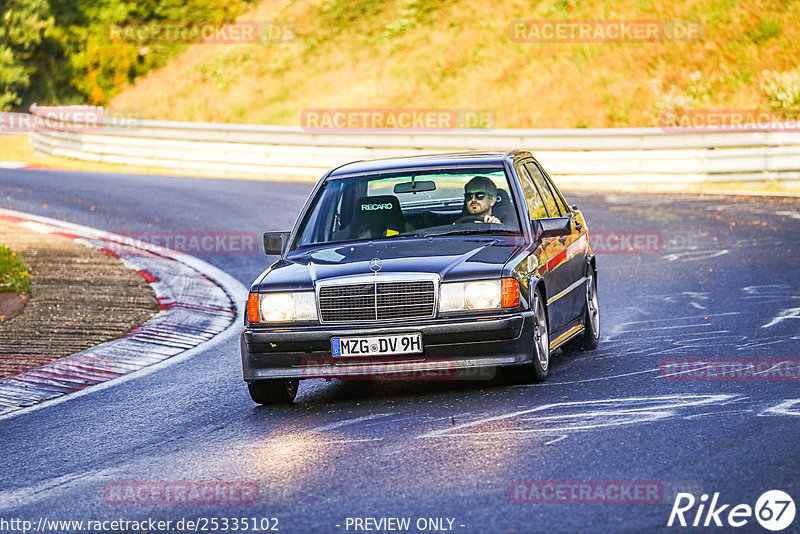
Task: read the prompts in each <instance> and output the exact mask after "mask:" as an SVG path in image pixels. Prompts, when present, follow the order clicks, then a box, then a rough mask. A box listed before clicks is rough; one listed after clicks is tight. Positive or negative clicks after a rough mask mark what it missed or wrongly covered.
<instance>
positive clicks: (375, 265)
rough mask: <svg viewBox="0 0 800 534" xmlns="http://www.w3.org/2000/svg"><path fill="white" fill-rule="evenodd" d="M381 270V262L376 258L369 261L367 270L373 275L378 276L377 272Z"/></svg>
mask: <svg viewBox="0 0 800 534" xmlns="http://www.w3.org/2000/svg"><path fill="white" fill-rule="evenodd" d="M381 269H383V262H382V261H381V260H379V259H378V258H372V259H371V260H369V270H370V271H372V272H373V273H375V274H378V271H380V270H381Z"/></svg>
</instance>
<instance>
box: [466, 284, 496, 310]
mask: <svg viewBox="0 0 800 534" xmlns="http://www.w3.org/2000/svg"><path fill="white" fill-rule="evenodd" d="M464 306H465V307H466V308H467V309H468V310H487V309H491V308H499V307H500V280H492V281H486V282H469V283H467V284H464Z"/></svg>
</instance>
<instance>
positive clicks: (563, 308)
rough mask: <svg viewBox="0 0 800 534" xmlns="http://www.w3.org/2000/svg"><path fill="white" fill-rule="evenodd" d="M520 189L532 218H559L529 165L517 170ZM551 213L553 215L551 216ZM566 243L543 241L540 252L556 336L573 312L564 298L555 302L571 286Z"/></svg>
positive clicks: (541, 270)
mask: <svg viewBox="0 0 800 534" xmlns="http://www.w3.org/2000/svg"><path fill="white" fill-rule="evenodd" d="M517 175H518V176H519V180H520V186H521V188H522V192H523V194H524V195H525V202H526V203H527V205H528V216H529V217H530V218H531V219H542V218H547V217H551V216H553V217H558V216H559V213H558V208H557V207H556V205H555V201H554V200H553V199H552V197H551V198H550V201H551V202H550V204H551V205H550V206H548V202H547V200H546V199H545V197H543V196H542V194H541V192H540V191H539V188H538V187H537V186H536V184H535V182H534V179H533V178H532V177H531V175H530V173H529V172H528V169H527V165H526V164H522V165H519V166H518V167H517ZM551 212H552V213H553V215H551ZM565 243H566V240H565V239H564V238H559V237H546V238H543V239H542V242H541V244H540V245H539V250H538V258H537V259H538V262H539V265H540V266H541V267H540V268H539V272H540V273H541V275H542V278H543V279H544V283H545V288H546V289H547V300H548V303H547V304H548V317H549V321H550V332H551V333H554V332H557V331H559V330H561V329H562V328H563V327H564V326H565V325H566V323H567V322H568V321H569V316H570V313H571V310H570V309H569V307H568V304H567V303H566V302H565V301H563V299H559V298H557V299H554V296H557V295H559V294H562V293H563V292H564V290H566V289H567V286H568V285H569V283H570V275H569V272H568V266H567V263H566V262H565V261H564V258H565V257H566V245H565Z"/></svg>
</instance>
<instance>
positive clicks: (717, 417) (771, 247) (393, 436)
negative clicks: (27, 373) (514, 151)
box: [0, 170, 800, 533]
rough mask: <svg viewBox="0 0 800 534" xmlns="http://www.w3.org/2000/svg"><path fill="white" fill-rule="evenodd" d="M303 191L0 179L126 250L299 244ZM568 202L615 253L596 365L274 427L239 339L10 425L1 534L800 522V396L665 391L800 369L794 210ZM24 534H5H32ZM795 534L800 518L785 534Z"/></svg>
mask: <svg viewBox="0 0 800 534" xmlns="http://www.w3.org/2000/svg"><path fill="white" fill-rule="evenodd" d="M310 188H311V185H310V184H291V183H277V182H254V181H234V180H206V179H197V180H196V179H188V178H187V179H184V178H175V177H149V176H127V175H109V174H89V173H62V172H48V171H27V170H0V205H2V206H3V207H5V208H8V207H9V206H13V208H14V209H18V210H21V211H25V212H29V213H35V214H38V215H44V216H48V217H53V218H56V219H63V220H67V221H70V222H74V223H78V224H83V225H87V226H91V227H95V228H100V229H103V230H108V231H113V232H119V233H126V232H135V231H151V232H176V233H179V232H225V231H243V232H257V233H260V232H263V231H267V230H281V229H287V228H289V226H290V225H291V223H292V222H293V221H294V219H295V217H296V215H297V212H298V210H299V208H300V207H301V205H302V203H303V201H304V200H305V198H306V195H307V194H308V192H309V190H310ZM567 198H568V200H569V201H570V202H572V203H575V204H578V205H579V207H580V208H581V209H582V210H583V211H584V214H585V215H586V217H587V220H588V222H589V228H590V232H595V233H596V234H597V235H598V236H601V237H602V238H605V241H604V243H605V247H606V248H605V250H601V247H600V246H599V245H598V246H597V247H596V249H597V252H598V270H599V275H598V278H599V295H600V305H601V344H600V348H599V349H598V350H596V351H594V352H591V353H585V354H580V355H560V354H556V355H555V356H554V360H553V361H552V368H551V374H550V377H549V379H548V381H547V382H545V383H544V384H537V385H504V384H502V383H498V382H496V381H491V382H487V381H474V382H464V381H448V382H432V381H399V382H366V381H352V382H342V381H334V382H325V381H319V380H317V381H309V382H303V383H301V386H300V393H299V395H298V399H297V401H296V402H295V404H293V405H291V406H287V407H279V408H262V407H258V406H256V405H255V404H253V403H252V402H251V400H250V399H249V397H248V395H247V392H246V388H245V386H244V383H243V382H242V381H241V368H240V361H239V349H238V340H237V339H236V338H234V337H232V336H229V337H227V338H224V339H220V340H218V341H217V342H216V343H213V344H211V345H210V346H208V348H207V349H206V350H204V351H202V352H200V353H198V354H196V355H195V356H194V357H192V358H189V359H187V360H185V361H181V362H179V363H176V364H175V365H172V366H169V367H167V368H164V369H161V370H159V371H157V372H154V373H150V374H147V375H145V376H141V377H139V378H136V379H134V380H128V381H125V382H122V383H120V384H117V385H114V386H112V387H107V388H104V389H102V390H98V391H95V392H92V393H89V394H86V395H83V396H81V397H78V398H75V399H73V400H71V401H68V402H63V403H60V404H57V405H54V406H50V407H46V408H43V409H41V410H37V411H35V412H31V413H26V414H23V415H21V416H19V417H15V418H13V419H10V420H6V421H0V450H2V456H0V473H1V475H0V476H1V477H2V484H1V485H0V525H2V521H3V520H6V521H8V520H13V519H19V520H27V521H31V522H32V524H33V526H34V528H35V527H36V526H38V525H39V521H40V520H42V519H46V520H47V521H51V520H113V519H123V520H131V521H132V520H144V519H149V518H152V519H155V520H172V521H177V520H180V519H181V518H185V519H199V520H200V521H201V526H202V523H203V522H204V521H206V520H207V519H210V518H212V517H217V518H228V520H229V525H230V518H233V517H247V518H257V519H260V518H277V526H278V529H279V530H278V531H279V532H364V531H365V530H362V529H358V530H357V529H355V528H354V526H353V525H354V523H353V518H361V519H364V518H375V519H376V520H380V519H381V518H384V519H386V518H390V517H392V518H395V517H396V518H410V520H411V523H410V524H411V528H410V529H409V531H410V532H419V531H432V530H433V529H432V525H437V523H433V522H428V521H427V519H428V518H445V520H444V521H443V522H442V523H441V525H440V528H439V530H440V531H441V530H445V529H448V528H451V529H452V530H454V531H456V532H463V533H472V532H475V533H478V532H481V533H483V532H517V533H519V532H656V531H659V532H660V531H663V532H705V531H713V532H729V531H736V532H767V530H765V529H763V528H762V527H761V526H760V525H759V523H758V522H757V521H756V519H755V518H753V517H750V518H749V520H748V522H747V523H746V524H745V525H744V526H743V527H741V528H737V529H733V528H732V527H730V526H729V525H727V524H725V526H724V527H716V528H713V527H709V528H702V527H691V526H687V527H678V526H672V527H667V526H666V525H667V521H668V519H669V516H670V511H671V509H672V505H673V501H674V497H675V494H676V493H677V492H687V493H691V494H693V495H694V496H695V497H696V498H697V499H698V500H699V499H700V496H701V495H702V494H704V493H705V494H707V495H713V494H714V493H717V492H718V493H719V497H718V498H719V504H730V505H736V504H748V505H749V506H751V507H753V506H754V505H755V504H756V501H757V499H758V498H759V496H760V495H761V494H762V493H764V492H765V491H767V490H773V489H777V490H782V491H784V492H786V493H788V494H789V495H791V496H792V497H793V498H794V501H795V502H796V503H800V477H798V474H799V473H800V460H799V459H798V452H800V445H798V444H800V380H798V379H795V378H792V377H785V376H777V375H775V374H774V373H773V375H769V373H767V374H763V373H762V375H759V376H757V377H756V376H749V377H745V376H738V377H737V376H734V377H727V378H726V379H724V380H718V379H717V380H708V379H705V378H703V377H697V376H695V375H693V374H687V373H683V374H677V375H676V374H673V375H672V376H664V375H669V374H671V371H670V370H674V369H675V368H667V367H665V364H666V363H669V362H670V361H673V360H675V359H677V360H688V359H692V360H707V359H724V360H726V361H730V362H734V363H735V362H742V361H746V360H745V359H749V360H752V359H756V360H757V359H762V360H763V359H768V360H763V361H767V362H771V363H775V362H780V361H785V362H789V363H790V364H793V365H794V367H793V368H794V369H796V368H797V367H796V365H797V363H798V359H799V356H800V354H798V348H799V347H800V276H799V275H798V272H800V271H799V270H798V264H800V247H798V242H799V241H800V200H798V199H780V198H760V199H740V198H734V197H724V196H705V197H696V196H688V195H655V194H647V195H645V194H642V195H628V194H625V195H623V194H587V193H580V194H578V193H572V194H567ZM631 232H644V234H643V235H645V236H653V235H655V236H657V238H654V240H651V241H650V243H651V245H650V246H649V248H647V247H646V248H644V249H639V250H638V251H628V252H627V253H614V252H613V251H611V250H609V248H608V247H609V245H612V244H614V243H616V241H615V238H616V239H619V238H622V239H623V240H625V239H630V242H631V243H632V244H633V243H635V234H631ZM615 236H616V237H615ZM626 236H627V237H626ZM609 238H611V239H610V240H609ZM645 242H647V241H645ZM653 243H656V244H655V245H653ZM202 258H203V259H204V260H205V261H207V262H209V263H211V264H213V265H215V266H216V267H219V268H220V269H222V270H223V271H225V272H227V273H229V274H230V275H232V276H233V277H234V278H236V279H238V280H239V281H240V282H241V283H242V284H244V285H245V286H248V285H249V284H250V282H251V281H252V280H253V279H254V278H255V277H256V275H257V274H258V273H259V272H260V271H261V270H262V269H263V268H264V267H265V266H266V265H267V264H268V258H266V257H265V256H263V254H227V255H205V256H202ZM795 376H797V375H796V373H795ZM120 481H135V482H147V483H153V482H159V481H231V482H249V483H255V484H256V485H257V487H258V498H257V502H255V503H254V504H245V505H242V504H239V505H236V504H225V505H223V504H215V505H196V504H176V503H171V504H158V505H149V504H134V505H130V504H117V503H115V502H114V500H113V498H107V497H108V495H107V494H105V495H104V490H106V489H107V488H108V487H115V486H114V484H116V483H118V482H120ZM515 481H535V482H537V485H536V487H537V488H544V487H545V485H546V484H544V481H551V482H553V483H554V485H553V487H555V485H556V484H555V483H559V482H561V483H562V486H563V484H569V481H584V484H592V486H591V487H593V488H597V487H604V488H606V491H607V493H604V495H606V499H607V500H606V501H605V502H573V501H574V500H575V499H572V498H571V497H569V490H565V491H567V493H566V495H567V498H565V499H564V498H556V497H554V498H553V501H552V502H543V501H542V499H541V498H535V497H534V496H533V494H532V492H530V493H529V492H528V491H522V492H521V493H520V490H519V486H520V485H519V484H517V483H516V482H515ZM604 481H605V482H604ZM608 481H612V482H613V481H617V482H619V481H622V485H623V486H626V485H627V487H630V484H633V483H639V484H640V485H642V484H643V485H650V486H649V487H652V485H653V484H654V485H655V487H657V488H658V491H657V492H656V494H655V496H656V498H655V499H650V500H651V501H652V500H657V501H659V502H644V503H634V502H631V500H632V499H631V496H630V495H628V496H627V499H626V498H622V500H625V501H626V502H623V503H620V502H617V500H615V499H614V498H610V497H609V496H610V495H611V492H610V491H608V489H609V483H608ZM526 484H527V485H523V487H524V488H528V490H530V488H531V485H530V483H526ZM109 485H111V486H109ZM564 495H565V494H564V493H562V494H561V497H564ZM584 497H585V495H584ZM611 497H613V496H611ZM520 499H521V500H524V501H530V502H515V501H517V500H520ZM578 500H579V499H578ZM585 500H586V499H584V501H585ZM697 509H698V507H697V505H695V506H694V507H693V508H692V509H691V510H690V511H689V512H687V513H686V519H687V521H689V522H690V524H691V521H693V520H694V517H695V512H696V511H697ZM728 510H730V507H729V508H728ZM204 518H205V519H204ZM348 518H350V520H349V521H348ZM421 518H422V519H424V520H425V521H423V522H421V523H419V524H418V523H417V521H418V520H419V519H421ZM720 518H721V519H722V520H723V521H725V520H726V519H727V511H726V512H725V513H723V514H722V515H721V516H720ZM449 520H452V523H451V522H450V521H449ZM704 520H705V516H703V517H702V518H701V524H702V521H704ZM423 523H425V524H423ZM218 524H220V523H219V522H218ZM274 524H275V523H274V522H273V523H270V526H274ZM711 524H712V525H713V522H712V523H711ZM8 525H10V524H7V526H6V527H4V528H0V531H2V532H21V530H14V529H12V528H11V527H10V526H8ZM362 525H365V526H374V524H372V523H367V524H364V523H362ZM418 525H419V526H423V527H426V528H425V529H421V530H418V529H417V526H418ZM450 525H452V526H450ZM17 526H19V524H17ZM205 526H206V528H207V529H208V530H209V531H211V529H212V528H213V523H211V522H209V523H207V524H206V525H205ZM262 526H263V525H262ZM383 526H386V524H383ZM67 530H69V529H61V530H51V531H52V532H56V531H59V532H60V531H67ZM184 530H186V529H184ZM198 530H200V531H202V528H201V529H198ZM229 530H231V529H230V528H229ZM251 530H252V529H251ZM108 531H125V530H123V529H120V528H116V529H114V528H110V527H109V528H108ZM127 531H128V532H131V531H130V530H127ZM151 531H152V530H151ZM173 531H174V530H173ZM384 531H388V530H384ZM797 531H800V519H797V518H796V519H795V520H794V522H793V523H792V524H791V525H790V526H789V527H788V528H786V529H785V530H783V532H797Z"/></svg>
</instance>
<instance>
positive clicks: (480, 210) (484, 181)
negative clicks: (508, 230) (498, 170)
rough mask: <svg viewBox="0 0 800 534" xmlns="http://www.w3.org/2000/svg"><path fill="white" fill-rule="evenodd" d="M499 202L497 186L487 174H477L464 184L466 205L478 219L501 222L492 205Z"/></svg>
mask: <svg viewBox="0 0 800 534" xmlns="http://www.w3.org/2000/svg"><path fill="white" fill-rule="evenodd" d="M496 202H497V186H496V185H494V182H493V181H492V180H490V179H489V178H487V177H486V176H476V177H474V178H473V179H472V180H470V181H469V182H467V185H465V186H464V205H465V207H466V208H467V212H468V213H469V215H474V216H475V218H476V221H478V220H480V219H482V220H480V221H479V222H487V223H496V224H501V222H500V219H498V218H497V217H495V216H494V215H492V206H494V205H495V203H496Z"/></svg>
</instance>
